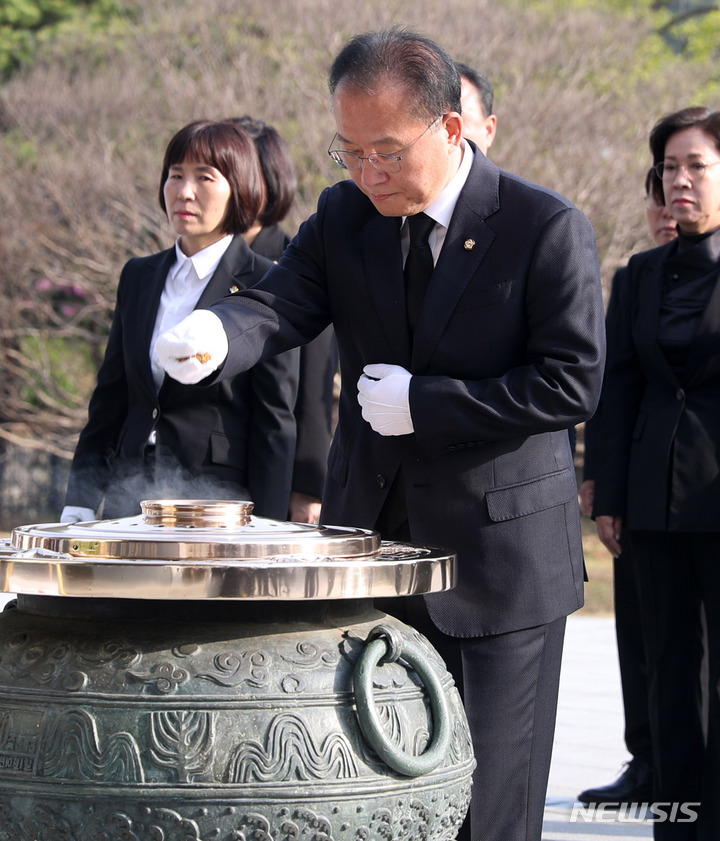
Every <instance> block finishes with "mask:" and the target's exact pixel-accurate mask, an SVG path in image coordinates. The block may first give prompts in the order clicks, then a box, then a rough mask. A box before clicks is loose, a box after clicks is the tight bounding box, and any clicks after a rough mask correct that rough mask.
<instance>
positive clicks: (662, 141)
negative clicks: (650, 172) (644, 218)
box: [650, 106, 720, 204]
mask: <svg viewBox="0 0 720 841" xmlns="http://www.w3.org/2000/svg"><path fill="white" fill-rule="evenodd" d="M688 128H699V129H701V130H702V131H703V132H704V133H705V134H706V135H707V136H708V137H709V138H710V139H711V140H712V141H713V143H714V144H715V148H716V149H717V150H718V152H720V111H712V110H711V109H710V108H704V107H703V106H697V107H694V108H683V109H682V110H681V111H674V112H673V113H672V114H666V115H665V116H664V117H661V118H660V119H659V120H658V121H657V122H656V123H655V125H654V126H653V128H652V131H651V132H650V152H651V153H652V157H653V165H655V166H656V165H657V164H659V163H660V162H661V161H663V160H665V147H666V146H667V142H668V140H670V138H671V137H672V136H673V135H674V134H677V132H679V131H684V130H685V129H688ZM653 195H654V196H655V198H656V200H657V201H658V202H660V203H661V204H664V203H665V198H664V195H663V188H662V181H661V180H660V179H659V178H656V179H655V181H654V182H653Z"/></svg>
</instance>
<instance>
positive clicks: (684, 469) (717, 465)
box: [593, 232, 720, 532]
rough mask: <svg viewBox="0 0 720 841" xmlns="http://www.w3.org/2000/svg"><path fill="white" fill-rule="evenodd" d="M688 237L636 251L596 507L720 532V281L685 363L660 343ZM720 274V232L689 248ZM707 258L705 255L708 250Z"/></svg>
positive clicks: (602, 437) (623, 299)
mask: <svg viewBox="0 0 720 841" xmlns="http://www.w3.org/2000/svg"><path fill="white" fill-rule="evenodd" d="M677 248H678V242H677V241H673V242H670V243H668V244H666V245H663V246H660V247H659V248H653V249H651V250H650V251H645V252H642V253H641V254H637V255H635V256H633V257H632V258H631V259H630V262H629V264H628V271H627V276H626V278H625V281H624V282H623V283H621V284H619V285H618V286H617V290H616V296H617V305H616V306H614V307H613V310H612V315H611V312H610V310H609V311H608V360H607V371H606V375H605V381H604V385H603V392H602V414H601V418H600V428H599V430H598V441H597V464H596V467H595V474H596V475H595V499H594V505H593V513H594V514H595V516H598V515H610V516H622V517H623V518H624V523H623V524H624V526H625V527H626V528H628V529H632V530H637V529H641V530H651V531H656V530H661V531H662V530H666V529H669V530H673V531H688V532H717V531H720V518H718V512H719V511H720V411H719V410H718V408H719V406H720V286H719V285H718V284H717V282H716V284H715V290H714V292H713V293H712V296H711V298H710V300H709V302H708V304H707V306H706V307H705V311H704V314H703V317H702V320H701V321H700V324H699V326H698V328H697V331H696V333H695V335H694V337H693V339H692V341H691V343H690V347H689V352H688V359H687V364H686V366H685V369H684V371H682V372H680V373H677V372H675V371H674V370H673V369H672V367H671V366H670V365H669V364H668V362H667V360H666V358H665V355H664V354H663V352H662V349H661V347H660V344H659V342H658V330H659V326H660V312H661V305H662V298H663V272H664V268H663V264H664V263H665V261H666V260H667V259H668V258H670V257H673V255H675V253H676V252H677ZM685 254H686V257H685V258H684V261H685V262H687V263H688V264H689V268H688V270H689V271H692V263H693V262H697V263H698V266H697V271H698V272H708V265H707V261H708V260H710V261H711V262H712V261H714V263H715V268H714V269H710V271H714V272H715V274H716V275H720V232H717V233H715V234H713V235H712V236H711V237H710V238H709V239H707V240H706V241H705V242H704V243H702V244H701V245H700V246H697V245H696V246H695V247H694V248H693V249H690V251H688V252H685ZM701 257H702V258H703V259H700V258H701Z"/></svg>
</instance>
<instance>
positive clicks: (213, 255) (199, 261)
mask: <svg viewBox="0 0 720 841" xmlns="http://www.w3.org/2000/svg"><path fill="white" fill-rule="evenodd" d="M232 239H233V238H232V235H231V234H229V235H228V236H225V237H223V238H222V239H220V240H218V241H217V242H214V243H213V244H212V245H208V247H207V248H203V249H202V250H201V251H198V252H197V254H193V256H192V257H186V256H185V254H183V251H182V249H181V248H180V238H179V237H178V239H177V240H176V242H175V256H176V258H177V259H176V261H175V262H174V263H173V265H172V266H171V267H170V271H169V272H168V275H167V278H166V280H165V286H164V288H163V292H162V296H161V298H160V305H159V306H158V311H157V316H156V317H155V328H154V330H153V334H152V339H151V341H150V365H151V366H152V372H153V379H154V380H155V387H156V388H157V389H158V391H159V390H160V386H161V385H162V382H163V379H164V378H165V369H164V368H163V367H162V365H161V364H160V360H159V359H158V357H157V354H156V353H155V343H156V341H157V338H158V337H159V336H160V335H161V334H162V333H164V332H165V331H166V330H170V329H172V328H173V327H175V325H177V324H179V323H180V322H181V321H182V320H183V318H185V316H186V315H190V313H191V312H192V311H193V310H194V309H195V307H196V306H197V302H198V301H199V300H200V296H201V295H202V293H203V290H204V289H205V287H206V286H207V285H208V283H209V282H210V279H211V278H212V276H213V273H214V272H215V269H216V268H217V267H218V264H219V262H220V260H222V258H223V255H224V254H225V252H226V251H227V249H228V246H229V245H230V243H231V242H232Z"/></svg>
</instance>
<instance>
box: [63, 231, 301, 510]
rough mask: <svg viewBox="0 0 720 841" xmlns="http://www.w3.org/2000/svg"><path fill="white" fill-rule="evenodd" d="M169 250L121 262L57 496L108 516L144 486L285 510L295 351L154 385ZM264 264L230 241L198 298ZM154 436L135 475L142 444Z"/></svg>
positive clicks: (238, 241) (209, 298) (243, 283)
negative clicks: (92, 382) (156, 477)
mask: <svg viewBox="0 0 720 841" xmlns="http://www.w3.org/2000/svg"><path fill="white" fill-rule="evenodd" d="M174 260H175V250H174V248H171V249H168V250H167V251H162V252H160V253H158V254H153V255H152V256H150V257H140V258H135V259H132V260H130V261H129V262H128V263H127V264H126V266H125V267H124V269H123V271H122V274H121V276H120V282H119V285H118V292H117V304H116V308H115V314H114V317H113V323H112V327H111V330H110V336H109V339H108V345H107V349H106V352H105V358H104V361H103V363H102V366H101V368H100V371H99V373H98V379H97V385H96V387H95V390H94V392H93V395H92V398H91V400H90V405H89V410H88V422H87V424H86V426H85V428H84V429H83V431H82V433H81V435H80V438H79V441H78V445H77V448H76V451H75V456H74V459H73V464H72V469H71V473H70V481H69V484H68V490H67V494H66V504H68V505H79V506H83V507H87V508H92V509H93V510H97V509H98V507H99V505H100V502H101V500H102V499H103V497H106V499H105V509H104V515H105V516H108V517H113V516H123V515H129V514H132V513H136V512H137V513H139V511H140V508H139V501H140V499H142V498H144V495H145V494H147V493H148V492H150V493H158V491H161V490H162V491H164V492H166V493H167V494H172V493H174V494H175V495H181V496H193V497H197V498H210V497H213V496H222V497H224V498H227V497H228V496H235V497H241V498H247V495H248V494H249V495H250V497H251V498H252V500H253V501H254V502H255V513H256V514H258V515H259V516H264V517H273V518H280V519H285V518H286V516H287V509H288V500H289V494H290V482H291V477H292V464H293V457H294V452H295V420H294V417H293V407H294V403H295V397H296V393H297V380H298V359H299V354H298V352H297V351H295V350H293V351H289V352H287V353H284V354H282V355H281V356H278V357H275V358H270V359H268V360H267V361H265V362H262V363H260V364H258V365H256V366H254V367H253V368H251V369H250V370H249V371H247V372H246V373H242V374H238V375H237V376H234V377H232V378H231V379H228V380H226V381H224V382H222V383H218V384H216V385H214V386H212V387H211V388H202V387H199V386H189V385H181V384H180V383H178V382H176V381H175V380H173V379H172V378H170V377H165V380H164V381H163V384H162V386H161V388H160V391H159V393H158V391H157V389H156V387H155V383H154V380H153V376H152V370H151V367H150V341H151V337H152V332H153V327H154V324H155V318H156V315H157V310H158V305H159V302H160V296H161V294H162V291H163V288H164V286H165V280H166V278H167V273H168V270H169V268H170V267H171V266H172V264H173V262H174ZM270 265H272V264H271V263H270V261H268V260H266V259H264V258H263V257H260V256H258V255H255V254H253V253H252V251H251V250H250V249H249V248H248V246H247V244H246V243H245V241H244V240H243V238H242V237H240V236H236V237H234V238H233V240H232V242H231V244H230V246H229V247H228V249H227V251H226V252H225V254H224V255H223V257H222V259H221V261H220V263H219V264H218V266H217V268H216V270H215V272H214V274H213V276H212V278H211V279H210V281H209V282H208V284H207V286H206V288H205V290H204V291H203V293H202V295H201V296H200V300H199V301H198V304H197V306H198V307H199V308H206V307H208V306H210V305H211V304H212V303H213V302H214V301H216V300H218V298H222V297H223V296H225V295H228V294H229V292H230V290H231V289H234V288H238V289H244V288H246V287H247V286H251V285H252V284H253V283H255V282H256V281H257V280H259V279H260V278H261V277H262V275H263V274H264V273H265V271H266V270H267V269H268V267H269V266H270ZM153 430H154V431H155V433H156V436H157V445H156V448H155V460H156V465H155V467H156V469H157V471H158V472H159V473H160V474H161V479H162V484H160V482H157V483H155V484H153V483H149V482H148V481H147V479H146V475H145V474H146V469H145V464H144V463H145V460H146V445H147V442H148V438H149V436H150V433H151V432H152V431H153Z"/></svg>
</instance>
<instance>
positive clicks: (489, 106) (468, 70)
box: [455, 61, 493, 117]
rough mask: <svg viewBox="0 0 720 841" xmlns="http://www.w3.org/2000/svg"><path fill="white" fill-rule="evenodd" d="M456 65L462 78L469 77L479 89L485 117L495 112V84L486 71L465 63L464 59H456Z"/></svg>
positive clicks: (472, 83) (469, 80)
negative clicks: (493, 84) (482, 71)
mask: <svg viewBox="0 0 720 841" xmlns="http://www.w3.org/2000/svg"><path fill="white" fill-rule="evenodd" d="M455 66H456V67H457V69H458V73H459V74H460V76H461V78H462V77H464V78H465V79H467V80H468V82H470V84H471V85H472V86H473V87H474V88H475V89H476V90H477V92H478V96H479V97H480V107H481V108H482V112H483V117H489V116H490V115H491V114H492V112H493V86H492V85H491V84H490V79H488V77H487V76H486V75H485V74H484V73H481V72H480V71H479V70H476V69H475V68H474V67H470V65H469V64H463V62H462V61H456V62H455Z"/></svg>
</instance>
